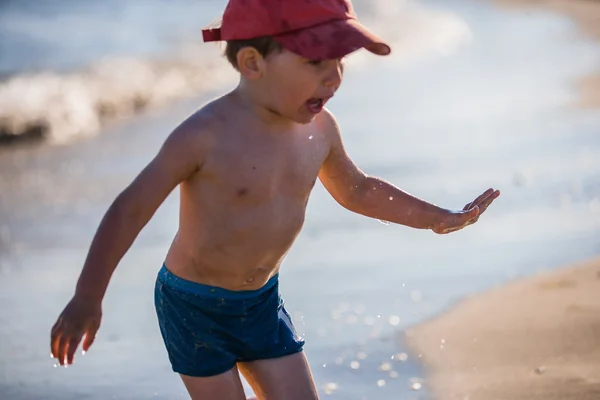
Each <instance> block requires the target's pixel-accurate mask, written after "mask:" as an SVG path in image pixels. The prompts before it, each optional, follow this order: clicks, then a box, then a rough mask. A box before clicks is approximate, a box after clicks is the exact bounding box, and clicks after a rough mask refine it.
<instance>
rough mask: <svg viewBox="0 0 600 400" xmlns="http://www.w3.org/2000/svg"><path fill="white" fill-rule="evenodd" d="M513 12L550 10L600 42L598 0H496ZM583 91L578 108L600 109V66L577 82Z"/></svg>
mask: <svg viewBox="0 0 600 400" xmlns="http://www.w3.org/2000/svg"><path fill="white" fill-rule="evenodd" d="M494 2H495V3H498V4H500V5H502V6H506V7H509V8H510V9H513V10H523V11H526V10H529V9H536V10H544V9H546V10H550V11H553V12H558V13H560V14H563V15H566V16H568V17H569V18H571V19H572V20H573V21H574V22H575V23H576V24H577V26H578V27H579V28H580V31H581V32H582V33H583V34H584V35H585V36H586V37H588V38H591V39H593V40H597V41H600V1H597V0H494ZM576 85H577V86H578V88H579V89H580V91H581V98H580V99H579V101H578V102H577V104H576V105H577V106H579V107H584V108H589V107H593V108H598V107H600V65H598V72H595V73H592V74H590V75H587V76H584V77H581V78H580V79H578V80H577V81H576Z"/></svg>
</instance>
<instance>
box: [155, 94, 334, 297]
mask: <svg viewBox="0 0 600 400" xmlns="http://www.w3.org/2000/svg"><path fill="white" fill-rule="evenodd" d="M227 106H228V105H227V100H226V98H221V99H219V100H217V101H215V102H214V103H213V104H210V105H208V108H209V110H208V111H206V108H205V109H203V110H200V111H199V112H201V113H202V112H208V113H210V114H209V116H208V117H207V118H211V119H218V120H219V121H218V122H217V123H216V124H214V126H216V127H218V129H214V131H215V132H213V133H214V137H213V140H212V142H211V146H210V150H209V152H208V154H207V156H206V157H205V159H204V162H203V164H202V167H201V169H200V170H199V171H198V172H197V173H196V174H194V176H192V177H191V178H190V179H188V180H187V181H185V182H183V183H182V184H181V185H180V207H181V209H180V221H179V232H178V234H177V236H176V237H175V239H174V241H173V244H172V245H171V249H170V250H169V253H168V255H167V258H166V265H167V267H168V268H169V269H170V270H171V271H172V272H173V273H174V274H176V275H178V276H180V277H182V278H184V279H188V280H191V281H195V282H199V283H203V284H207V285H212V286H219V287H224V288H226V289H230V290H253V289H257V288H260V287H261V286H263V285H264V284H265V283H266V282H267V281H268V280H269V278H270V277H271V276H273V275H274V274H275V273H276V272H277V271H278V269H279V264H280V263H281V261H282V259H283V257H284V256H285V254H286V253H287V252H288V250H289V249H290V247H291V245H292V243H293V242H294V239H295V238H296V236H297V235H298V233H299V232H300V229H301V228H302V225H303V223H304V216H305V211H306V205H307V202H308V199H309V195H310V193H311V190H312V188H313V187H314V184H315V182H316V180H317V177H318V173H319V170H320V168H321V165H322V163H323V162H324V160H325V158H326V157H327V154H328V151H329V143H328V137H327V132H325V129H324V128H323V127H324V126H327V124H324V123H322V121H320V119H321V116H318V117H317V118H316V119H315V120H314V121H313V122H311V123H310V124H307V125H294V126H293V127H292V128H290V129H288V130H280V131H278V132H277V131H275V132H265V130H264V129H261V123H260V122H259V121H256V120H250V119H245V118H243V117H242V118H237V116H236V112H235V111H232V110H231V109H228V108H227ZM225 111H227V114H226V115H225V114H224V112H225ZM241 115H243V113H242V114H241Z"/></svg>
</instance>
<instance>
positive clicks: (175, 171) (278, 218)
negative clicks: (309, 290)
mask: <svg viewBox="0 0 600 400" xmlns="http://www.w3.org/2000/svg"><path fill="white" fill-rule="evenodd" d="M203 34H204V40H205V41H218V40H224V41H227V49H226V54H227V57H228V59H229V61H230V62H231V63H232V65H233V67H234V68H235V69H236V70H238V71H239V73H240V82H239V85H238V86H237V88H236V89H234V90H233V91H232V92H230V93H228V94H226V95H224V96H223V97H220V98H218V99H216V100H214V101H212V102H210V103H209V104H207V105H205V106H204V107H203V108H202V109H200V110H198V111H197V112H196V113H194V114H193V115H191V116H190V117H189V118H188V119H187V120H186V121H184V122H182V123H181V125H180V126H178V127H177V128H176V129H175V130H174V131H173V132H172V133H171V134H170V135H169V137H168V138H167V139H166V141H165V143H164V145H163V146H162V148H161V149H160V151H159V152H158V154H157V155H156V157H155V158H154V159H153V160H152V161H151V162H150V163H149V165H148V166H147V167H146V168H145V169H144V170H143V171H142V172H141V173H140V174H139V176H137V177H136V179H135V180H134V181H133V182H132V183H131V184H130V186H129V187H127V188H126V189H125V190H124V191H123V192H122V193H121V194H120V195H119V196H118V197H117V199H116V200H115V201H114V202H113V204H112V205H111V206H110V208H109V210H108V211H107V213H106V215H105V216H104V218H103V220H102V222H101V224H100V226H99V228H98V231H97V233H96V235H95V237H94V240H93V242H92V244H91V248H90V250H89V254H88V256H87V259H86V261H85V265H84V267H83V270H82V272H81V275H80V277H79V280H78V283H77V287H76V291H75V294H74V296H73V298H72V299H71V301H70V302H69V303H68V304H67V306H66V307H65V309H64V310H63V312H62V314H61V315H60V317H59V318H58V321H57V322H56V324H55V325H54V327H53V328H52V337H51V350H52V355H53V356H54V357H56V358H58V362H59V363H60V364H61V365H65V364H71V363H72V362H73V358H74V353H75V350H76V348H77V347H78V346H79V343H80V342H81V340H82V339H83V338H84V336H85V339H83V345H82V348H83V350H84V351H87V350H88V349H89V348H90V346H91V345H92V342H93V341H94V337H95V335H96V332H97V330H98V328H99V326H100V320H101V315H102V311H101V302H102V298H103V296H104V293H105V290H106V288H107V286H108V284H109V280H110V278H111V276H112V273H113V272H114V270H115V268H116V266H117V264H118V263H119V261H120V260H121V258H122V257H123V256H124V254H125V253H126V252H127V250H128V249H129V247H130V246H131V245H132V243H133V241H134V240H135V238H136V237H137V235H138V233H139V232H140V231H141V229H142V228H143V227H144V226H145V224H146V223H147V222H148V221H149V220H150V218H151V217H152V215H153V213H154V212H155V211H156V209H157V208H158V207H159V206H160V204H161V203H162V202H163V201H164V199H165V198H166V197H167V196H168V195H169V193H170V192H171V191H172V190H173V189H174V188H175V187H177V186H179V188H180V193H181V196H180V216H179V231H178V233H177V235H176V236H175V238H174V240H173V242H172V244H171V247H170V249H169V252H168V254H167V256H166V259H165V262H164V264H163V266H162V268H161V269H160V272H159V274H158V277H157V280H156V287H155V306H156V311H157V316H158V321H159V326H160V330H161V334H162V337H163V340H164V344H165V346H166V349H167V353H168V356H169V360H170V362H171V365H172V369H173V371H175V372H177V373H179V374H180V376H181V378H182V380H183V383H184V385H185V386H186V388H187V390H188V392H189V394H190V396H191V398H192V399H195V400H197V399H219V400H229V399H231V400H238V399H243V398H244V391H243V388H242V384H241V381H240V376H239V372H238V371H240V372H241V373H242V374H243V375H244V377H245V378H246V379H247V381H248V382H249V383H250V385H251V386H252V388H253V389H254V392H255V393H256V395H257V396H258V398H259V399H277V400H281V399H298V400H308V399H316V398H317V390H316V389H315V385H314V383H313V379H312V377H311V372H310V369H309V365H308V363H307V361H306V358H305V356H304V353H303V351H302V349H303V345H304V342H303V340H302V339H300V338H299V337H298V336H297V335H296V333H295V331H294V327H293V325H292V322H291V320H290V317H289V315H288V314H287V312H286V310H285V308H284V306H283V301H282V300H281V297H280V296H279V292H278V271H279V267H280V264H281V262H282V260H283V259H284V257H285V255H286V253H287V252H288V250H289V249H290V247H291V245H292V243H293V242H294V239H295V238H296V236H297V235H298V233H299V232H300V229H301V227H302V225H303V222H304V215H305V209H306V204H307V202H308V199H309V195H310V193H311V190H312V188H313V185H314V184H315V182H316V179H317V178H319V180H320V181H321V182H322V184H323V185H324V187H325V188H326V189H327V190H328V191H329V193H331V195H332V196H333V197H334V198H335V200H337V201H338V202H339V204H340V205H342V206H343V207H345V208H347V209H348V210H351V211H353V212H356V213H360V214H362V215H365V216H368V217H371V218H377V219H380V220H385V221H390V222H394V223H397V224H402V225H406V226H409V227H413V228H417V229H431V230H432V231H433V232H435V233H438V234H444V233H449V232H453V231H456V230H459V229H462V228H463V227H465V226H467V225H469V224H472V223H474V222H476V221H477V219H478V218H479V216H480V215H481V214H482V213H483V212H484V211H485V210H486V208H487V207H488V206H489V205H490V204H491V203H492V202H493V201H494V199H496V198H497V197H498V196H499V192H498V191H495V190H492V189H489V190H487V191H485V192H484V193H483V194H482V195H481V196H479V197H477V198H476V199H475V200H474V201H473V202H471V203H469V204H468V205H467V206H466V207H465V208H464V209H463V210H460V211H449V210H446V209H443V208H440V207H437V206H435V205H433V204H430V203H427V202H425V201H423V200H420V199H418V198H415V197H413V196H411V195H410V194H408V193H405V192H403V191H402V190H400V189H398V188H396V187H395V186H393V185H392V184H390V183H388V182H386V181H384V180H382V179H379V178H376V177H372V176H368V175H366V174H365V173H363V172H362V171H361V170H360V169H359V168H358V167H357V166H355V164H354V163H353V162H352V160H351V159H350V158H349V156H348V155H347V154H346V152H345V150H344V146H343V143H342V139H341V135H340V132H339V130H338V126H337V124H336V121H335V119H334V117H333V115H332V114H331V113H330V112H329V111H328V110H326V109H325V108H324V106H325V103H326V102H327V100H328V99H330V98H331V97H332V96H333V95H334V94H335V92H336V90H337V89H338V87H339V86H340V84H341V81H342V70H343V67H342V61H341V59H342V58H343V57H344V56H346V55H348V54H350V53H352V52H354V51H355V50H358V49H360V48H366V49H367V50H369V51H370V52H372V53H374V54H378V55H387V54H389V53H390V48H389V46H388V45H387V44H385V43H384V42H383V41H382V40H381V39H379V38H378V37H377V36H375V35H374V34H372V33H371V32H369V31H368V30H367V29H366V28H365V27H363V26H362V25H360V24H359V23H358V21H357V20H356V17H355V14H354V12H353V9H352V5H351V3H350V2H349V0H230V1H229V3H228V6H227V8H226V10H225V13H224V16H223V22H222V25H221V28H217V29H210V30H205V31H203Z"/></svg>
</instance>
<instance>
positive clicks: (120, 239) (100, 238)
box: [50, 116, 206, 365]
mask: <svg viewBox="0 0 600 400" xmlns="http://www.w3.org/2000/svg"><path fill="white" fill-rule="evenodd" d="M197 118H198V117H197V116H192V117H191V118H190V119H188V120H187V121H185V122H184V123H182V124H181V125H180V126H179V127H177V128H176V129H175V130H174V131H173V132H172V133H171V134H170V135H169V137H168V138H167V140H166V141H165V143H164V144H163V146H162V148H161V149H160V151H159V152H158V154H157V155H156V156H155V157H154V159H153V160H152V161H151V162H150V163H149V164H148V165H147V166H146V168H144V170H143V171H142V172H141V173H140V174H139V175H138V176H137V177H136V178H135V179H134V180H133V182H132V183H131V184H130V185H129V186H128V187H127V188H126V189H125V190H124V191H123V192H121V194H119V196H117V198H116V200H115V201H114V202H113V203H112V205H111V206H110V207H109V209H108V211H107V212H106V214H105V215H104V218H103V219H102V222H101V223H100V226H99V227H98V230H97V232H96V235H95V236H94V239H93V241H92V244H91V246H90V250H89V252H88V255H87V258H86V260H85V263H84V266H83V270H82V271H81V274H80V276H79V280H78V282H77V286H76V289H75V294H74V296H73V298H72V299H71V301H70V302H69V303H68V304H67V305H66V307H65V308H64V310H63V311H62V312H61V314H60V316H59V317H58V319H57V321H56V323H55V324H54V326H53V327H52V331H51V335H50V349H51V352H52V356H53V357H55V358H58V363H59V364H60V365H67V364H72V363H73V359H74V355H75V351H76V349H77V347H78V346H79V343H80V342H81V340H82V339H83V337H84V336H85V339H84V341H83V344H82V349H83V351H84V352H85V351H87V350H88V349H89V348H90V346H91V345H92V343H93V342H94V338H95V336H96V332H97V331H98V328H99V327H100V320H101V318H102V307H101V303H102V299H103V297H104V294H105V292H106V288H107V286H108V283H109V281H110V279H111V276H112V274H113V272H114V271H115V268H116V267H117V264H118V263H119V261H120V260H121V258H122V257H123V256H124V255H125V253H126V252H127V250H128V249H129V248H130V247H131V245H132V244H133V242H134V240H135V238H136V237H137V236H138V234H139V233H140V231H141V230H142V228H143V227H144V226H145V225H146V223H148V221H149V220H150V218H151V217H152V215H153V214H154V212H155V211H156V210H157V209H158V207H159V206H160V204H161V203H162V202H163V201H164V200H165V198H166V197H167V196H168V195H169V193H171V191H172V190H173V189H174V188H175V187H176V186H177V185H178V184H179V183H180V182H182V181H184V180H186V179H188V178H189V177H190V176H192V175H193V174H194V173H195V172H196V171H198V170H199V169H200V168H201V165H202V163H203V160H204V157H205V155H206V146H205V145H204V144H203V143H204V139H203V138H204V137H205V135H204V133H203V131H205V130H206V129H205V128H198V125H200V124H199V122H198V120H197Z"/></svg>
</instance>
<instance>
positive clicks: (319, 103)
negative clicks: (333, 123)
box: [306, 97, 327, 114]
mask: <svg viewBox="0 0 600 400" xmlns="http://www.w3.org/2000/svg"><path fill="white" fill-rule="evenodd" d="M326 101H327V99H322V98H316V97H315V98H312V99H309V100H308V101H307V102H306V108H308V111H310V112H311V113H314V114H318V113H320V112H321V111H322V110H323V106H324V105H325V102H326Z"/></svg>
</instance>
